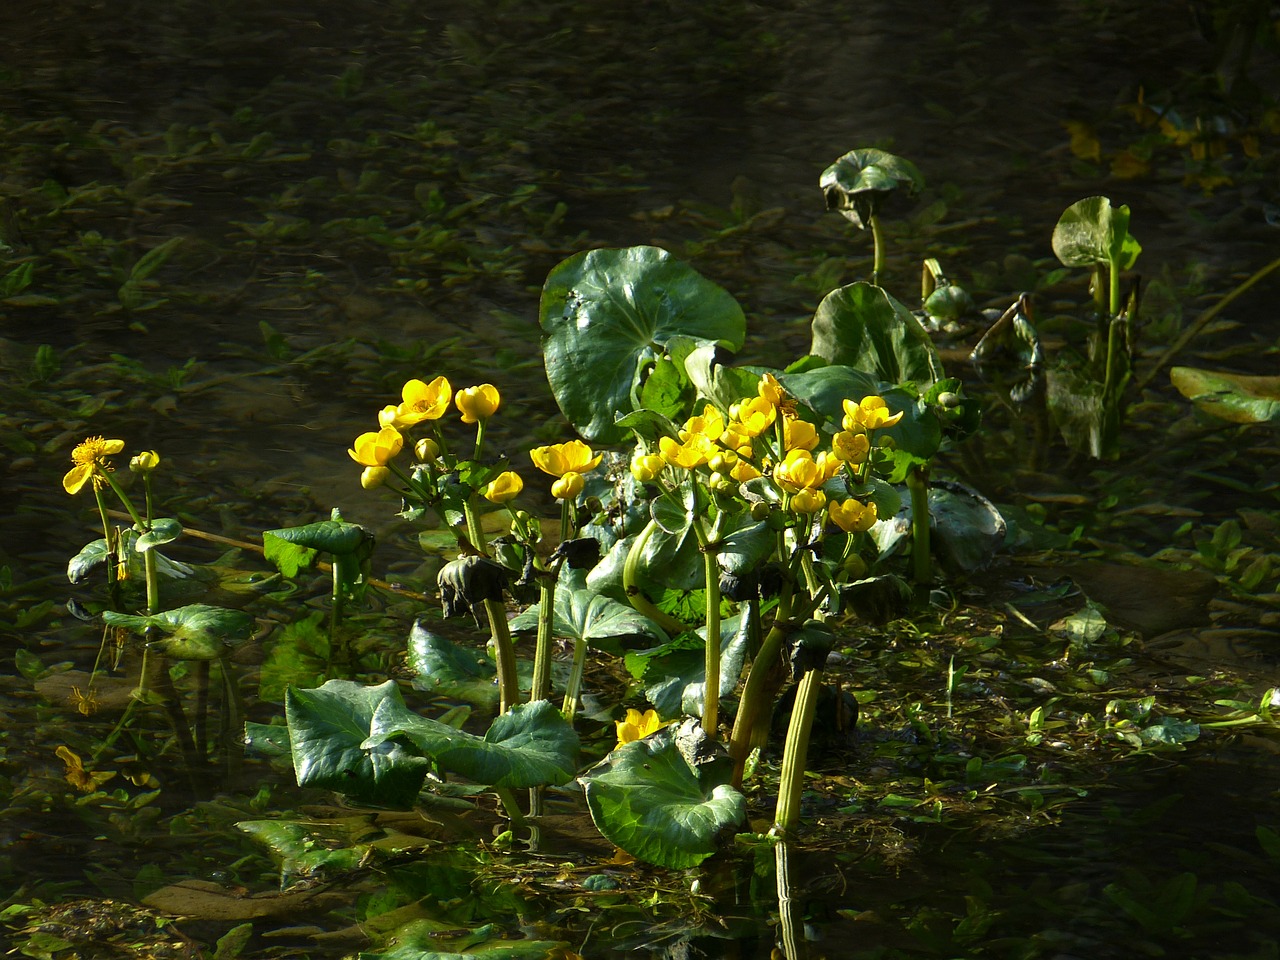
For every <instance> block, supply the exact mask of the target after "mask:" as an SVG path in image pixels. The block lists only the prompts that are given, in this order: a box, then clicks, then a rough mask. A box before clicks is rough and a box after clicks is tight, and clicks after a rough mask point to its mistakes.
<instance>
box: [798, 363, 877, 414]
mask: <svg viewBox="0 0 1280 960" xmlns="http://www.w3.org/2000/svg"><path fill="white" fill-rule="evenodd" d="M778 382H779V383H781V384H782V386H783V389H785V390H786V391H787V393H789V394H790V395H791V396H793V397H795V398H796V399H797V400H799V401H800V402H801V403H803V404H804V405H805V406H807V407H809V409H811V410H813V411H814V412H815V413H818V414H820V415H821V416H823V417H825V418H826V419H828V420H832V421H835V422H836V423H837V424H838V423H839V422H840V418H841V417H843V416H844V407H843V402H844V401H845V400H852V401H854V402H855V403H856V402H858V401H860V400H861V399H862V398H863V397H869V396H871V395H872V394H874V393H878V392H879V390H880V380H879V379H878V378H877V377H874V376H872V375H871V374H869V373H863V372H862V371H861V370H855V369H854V368H853V367H850V366H846V365H845V364H829V365H827V366H824V367H816V368H813V369H809V370H805V371H804V372H802V373H784V374H781V375H780V376H779V377H778Z"/></svg>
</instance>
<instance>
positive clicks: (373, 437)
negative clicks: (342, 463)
mask: <svg viewBox="0 0 1280 960" xmlns="http://www.w3.org/2000/svg"><path fill="white" fill-rule="evenodd" d="M403 446H404V437H403V436H401V435H400V431H399V430H397V429H396V428H395V427H383V428H382V429H381V430H379V431H378V432H377V433H362V434H360V436H358V437H356V442H355V445H354V446H353V447H352V448H351V449H349V450H347V453H348V455H350V457H351V459H352V460H354V461H355V462H356V463H358V464H360V465H361V466H365V467H385V466H386V465H387V463H388V462H389V461H390V460H391V459H392V458H393V457H394V456H395V455H396V454H397V453H399V452H400V448H401V447H403Z"/></svg>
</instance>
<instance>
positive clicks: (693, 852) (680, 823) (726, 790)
mask: <svg viewBox="0 0 1280 960" xmlns="http://www.w3.org/2000/svg"><path fill="white" fill-rule="evenodd" d="M712 766H713V767H715V770H714V771H713V772H720V768H719V767H718V765H712ZM580 779H581V781H582V785H583V787H584V789H585V791H586V796H587V807H588V809H589V810H590V811H591V819H592V820H593V821H594V822H595V825H596V829H597V830H599V831H600V833H601V834H603V835H604V837H605V839H607V840H609V841H610V842H611V843H613V844H614V845H616V846H618V847H620V848H621V849H623V850H625V851H626V852H627V853H629V854H631V855H632V856H633V857H636V858H637V859H639V860H645V861H647V862H648V863H653V864H657V865H658V866H662V867H669V868H672V869H677V870H679V869H684V868H687V867H695V866H697V865H698V864H699V863H701V862H702V861H703V860H705V859H706V858H707V857H709V856H711V855H712V854H713V853H715V852H716V849H717V841H718V839H719V837H720V836H721V835H722V834H723V833H726V832H727V831H729V830H731V829H732V828H734V827H735V826H737V825H739V824H741V823H742V822H743V821H744V819H745V816H746V800H745V798H744V797H743V796H742V794H740V793H739V792H738V791H737V790H734V789H733V788H732V787H730V786H729V785H728V784H727V783H720V782H708V783H704V782H702V780H703V778H702V777H701V776H700V775H699V772H698V771H697V770H695V769H694V768H693V767H692V766H690V765H689V761H688V760H686V759H685V757H684V755H683V754H682V753H681V751H680V748H679V746H678V744H677V741H676V731H673V730H672V728H670V727H666V728H664V729H662V730H659V731H658V732H657V733H655V734H652V735H651V736H648V737H645V738H644V739H643V740H635V741H633V742H631V743H627V744H623V745H622V746H621V747H619V748H618V749H616V750H614V751H613V753H611V754H609V756H607V757H605V759H604V760H602V761H600V763H598V764H596V765H595V766H594V767H592V768H591V770H590V771H589V772H587V773H586V774H584V775H583V776H582V777H581V778H580ZM708 779H709V780H712V781H714V780H716V779H717V778H716V777H714V776H708Z"/></svg>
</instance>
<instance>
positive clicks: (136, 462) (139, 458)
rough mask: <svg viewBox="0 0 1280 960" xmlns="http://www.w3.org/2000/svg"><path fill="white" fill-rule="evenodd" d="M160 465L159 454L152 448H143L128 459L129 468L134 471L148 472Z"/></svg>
mask: <svg viewBox="0 0 1280 960" xmlns="http://www.w3.org/2000/svg"><path fill="white" fill-rule="evenodd" d="M158 466H160V454H158V453H156V452H155V451H154V450H143V451H142V452H141V453H139V454H137V455H136V456H135V457H134V458H133V459H132V460H130V461H129V469H130V470H132V471H133V472H134V473H150V472H151V471H152V470H154V469H155V468H156V467H158Z"/></svg>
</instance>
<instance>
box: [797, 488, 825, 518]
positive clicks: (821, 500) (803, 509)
mask: <svg viewBox="0 0 1280 960" xmlns="http://www.w3.org/2000/svg"><path fill="white" fill-rule="evenodd" d="M826 505H827V495H826V494H825V493H823V492H822V491H821V490H811V489H808V488H805V489H804V490H801V491H799V492H798V493H796V494H795V496H793V497H792V498H791V509H792V510H795V511H796V512H797V513H817V512H818V511H819V510H821V509H822V508H823V507H825V506H826Z"/></svg>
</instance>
